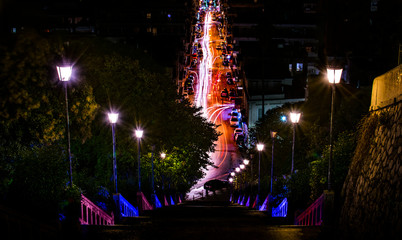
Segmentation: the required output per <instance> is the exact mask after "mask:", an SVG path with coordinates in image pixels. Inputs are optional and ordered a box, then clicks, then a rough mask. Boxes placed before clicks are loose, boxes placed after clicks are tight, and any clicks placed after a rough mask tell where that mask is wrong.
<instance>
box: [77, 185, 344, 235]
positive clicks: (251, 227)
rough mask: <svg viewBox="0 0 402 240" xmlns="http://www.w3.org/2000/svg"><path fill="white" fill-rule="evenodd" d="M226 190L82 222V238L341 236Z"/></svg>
mask: <svg viewBox="0 0 402 240" xmlns="http://www.w3.org/2000/svg"><path fill="white" fill-rule="evenodd" d="M228 199H229V192H228V191H227V190H223V191H218V192H217V193H216V194H210V195H209V196H207V197H204V198H203V199H199V200H197V201H185V202H183V203H182V204H179V205H175V206H170V207H165V208H161V209H157V210H155V211H152V212H149V213H148V214H147V215H146V216H141V217H139V218H131V219H124V220H123V222H122V223H120V224H117V225H115V226H81V228H82V229H81V230H82V234H81V239H127V240H149V239H175V240H176V239H186V240H187V239H191V240H197V239H207V240H215V239H219V240H223V239H231V240H232V239H247V240H249V239H256V240H258V239H273V240H275V239H289V240H304V239H313V240H318V239H326V240H331V239H334V240H335V239H340V237H339V236H338V234H337V231H336V229H333V228H330V227H321V226H315V227H306V226H294V225H282V224H281V223H282V222H283V221H280V220H279V219H275V218H271V217H269V216H268V215H267V213H266V212H261V211H256V210H250V209H249V208H247V207H244V206H239V205H237V204H231V203H230V202H229V201H228Z"/></svg>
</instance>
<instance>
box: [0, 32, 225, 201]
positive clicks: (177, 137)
mask: <svg viewBox="0 0 402 240" xmlns="http://www.w3.org/2000/svg"><path fill="white" fill-rule="evenodd" d="M0 53H1V55H2V56H4V57H3V58H2V59H1V60H0V61H1V62H0V79H1V83H2V84H1V87H0V122H1V126H0V132H1V135H0V142H1V147H0V154H1V163H0V172H1V186H0V190H1V195H2V200H3V201H6V202H12V201H13V200H15V199H17V198H18V197H21V196H22V195H21V194H22V193H21V194H18V193H20V192H21V190H22V189H24V188H27V189H37V190H32V191H31V192H30V193H32V194H34V193H36V194H37V195H36V196H37V197H38V198H37V199H41V198H42V200H44V198H49V194H51V193H54V194H55V196H54V197H55V198H58V200H60V201H61V199H60V198H63V197H65V195H63V194H61V193H60V192H59V194H56V192H57V191H64V190H65V189H63V188H64V187H65V186H66V183H67V179H68V178H67V175H68V174H67V173H68V167H67V165H68V163H67V162H68V160H67V159H68V158H67V152H66V148H67V140H66V105H65V88H64V87H67V96H68V103H69V108H68V112H69V115H70V116H69V117H70V131H71V146H72V147H71V153H72V156H73V183H74V184H75V185H76V186H78V187H79V188H80V189H81V191H83V192H84V193H86V194H89V195H92V196H96V195H99V192H105V191H106V192H110V193H111V192H112V190H113V183H112V178H111V176H112V134H111V127H110V123H108V121H107V113H108V112H110V111H115V112H118V113H119V120H118V123H117V124H116V139H117V169H118V185H119V190H120V191H119V192H121V193H122V194H123V195H127V196H129V197H130V196H131V197H134V196H135V192H136V188H137V176H136V170H137V168H138V166H137V161H136V159H137V157H138V155H137V154H138V149H137V144H136V143H137V140H136V139H135V137H134V135H133V131H134V129H136V128H142V129H143V130H144V137H143V139H142V140H141V162H142V165H143V166H141V167H142V168H143V171H142V172H143V176H142V177H143V178H144V179H145V180H144V181H145V182H144V184H147V185H149V184H148V183H149V182H148V180H147V179H148V176H150V171H151V170H150V167H149V166H150V154H151V152H152V149H154V150H153V151H154V154H155V156H159V153H160V152H161V151H165V152H166V153H167V158H166V159H165V161H161V160H160V159H158V158H155V164H156V170H157V175H156V182H157V185H158V186H161V185H162V184H163V183H162V180H163V179H162V178H161V176H162V175H163V176H169V181H168V182H169V184H170V187H171V188H172V189H174V190H175V191H181V192H183V193H184V192H186V191H188V190H189V188H190V187H191V186H192V184H194V183H195V181H197V180H198V179H199V178H201V177H202V175H203V173H202V169H203V168H205V167H207V166H208V165H209V164H211V163H210V162H209V159H208V155H207V153H208V152H210V151H213V150H214V142H215V141H216V140H217V138H218V133H217V131H216V126H214V125H213V124H210V123H208V122H207V120H206V119H205V118H203V117H202V115H201V113H200V109H197V108H194V107H192V106H191V105H190V103H189V102H188V101H182V100H180V99H181V98H180V96H178V95H177V92H176V89H177V88H176V85H175V82H174V81H173V80H172V77H171V73H170V72H171V71H170V70H169V69H168V68H164V67H162V66H158V65H157V64H155V63H154V62H153V60H152V59H150V57H149V56H147V55H146V54H144V53H143V52H141V50H140V49H136V48H133V47H130V46H128V45H124V44H119V43H113V42H110V41H107V40H104V39H101V38H90V37H88V38H84V37H78V38H77V37H75V36H72V35H69V36H63V35H41V34H38V33H37V32H34V31H29V30H27V31H24V32H21V33H19V34H17V35H14V36H12V37H11V38H4V39H2V40H1V42H0ZM60 64H71V65H72V66H73V76H72V80H71V81H70V82H68V84H67V85H66V86H63V84H61V83H60V81H59V80H58V77H57V73H56V65H60ZM194 136H197V137H194ZM40 156H46V158H42V157H40ZM44 161H45V163H46V164H45V165H46V174H44V172H41V171H40V170H38V169H42V167H41V166H45V165H43V164H44ZM60 163H63V164H60ZM63 169H64V171H63ZM41 174H42V175H41ZM39 179H41V180H40V181H39ZM48 181H53V182H52V184H50V183H48ZM39 185H41V186H44V185H47V186H48V188H49V189H46V190H41V189H40V186H39ZM34 186H37V187H34ZM63 186H64V187H63ZM166 187H169V186H168V185H166ZM144 189H145V191H150V188H149V186H147V187H145V188H144ZM100 190H101V191H100ZM10 193H12V194H10ZM43 193H46V194H43ZM56 196H57V197H56Z"/></svg>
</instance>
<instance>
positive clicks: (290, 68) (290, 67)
mask: <svg viewBox="0 0 402 240" xmlns="http://www.w3.org/2000/svg"><path fill="white" fill-rule="evenodd" d="M292 70H293V66H292V64H291V63H289V72H292Z"/></svg>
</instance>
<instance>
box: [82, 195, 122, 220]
mask: <svg viewBox="0 0 402 240" xmlns="http://www.w3.org/2000/svg"><path fill="white" fill-rule="evenodd" d="M80 222H81V224H82V225H114V215H113V213H112V216H110V215H109V214H107V213H106V212H105V211H103V210H102V209H100V208H99V207H98V206H96V205H95V204H94V203H93V202H91V201H90V200H89V199H88V198H86V197H85V196H84V195H82V194H81V217H80Z"/></svg>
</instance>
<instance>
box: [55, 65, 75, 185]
mask: <svg viewBox="0 0 402 240" xmlns="http://www.w3.org/2000/svg"><path fill="white" fill-rule="evenodd" d="M56 69H57V74H58V76H59V80H60V81H62V82H63V83H64V90H65V96H66V119H67V141H68V150H67V151H68V160H69V163H70V171H69V175H70V176H69V177H70V186H73V168H72V163H71V142H70V119H69V116H68V97H67V82H68V81H70V79H71V75H72V72H73V67H72V66H56Z"/></svg>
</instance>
